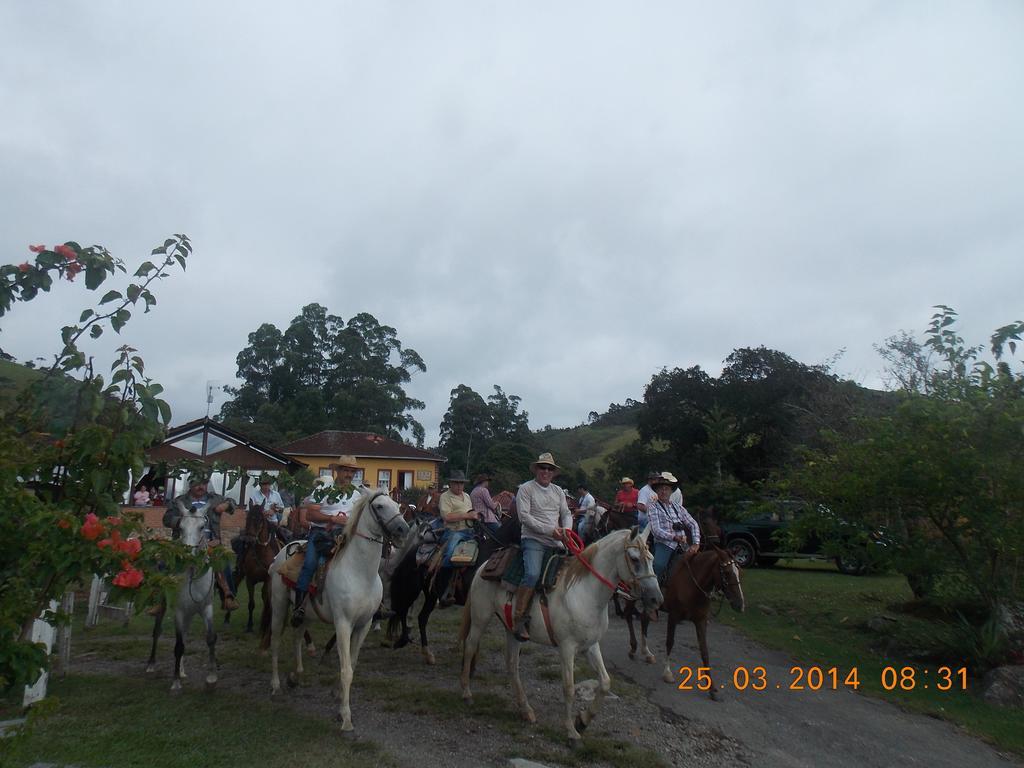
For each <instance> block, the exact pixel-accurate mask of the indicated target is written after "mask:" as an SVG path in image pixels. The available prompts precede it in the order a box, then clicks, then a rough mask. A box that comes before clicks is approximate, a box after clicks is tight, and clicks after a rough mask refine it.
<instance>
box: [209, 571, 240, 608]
mask: <svg viewBox="0 0 1024 768" xmlns="http://www.w3.org/2000/svg"><path fill="white" fill-rule="evenodd" d="M215 578H216V579H217V586H219V587H220V591H221V592H223V593H224V610H225V611H237V610H238V602H237V601H236V600H235V594H234V593H233V592H232V591H231V587H229V586H228V580H227V579H226V578H225V577H224V574H223V573H218V574H217V575H216V577H215Z"/></svg>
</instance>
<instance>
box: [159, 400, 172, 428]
mask: <svg viewBox="0 0 1024 768" xmlns="http://www.w3.org/2000/svg"><path fill="white" fill-rule="evenodd" d="M156 405H157V407H158V408H159V409H160V420H161V421H162V422H163V423H164V424H170V423H171V406H170V405H168V404H167V402H166V401H165V400H157V401H156Z"/></svg>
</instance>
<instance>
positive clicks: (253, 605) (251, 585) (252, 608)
mask: <svg viewBox="0 0 1024 768" xmlns="http://www.w3.org/2000/svg"><path fill="white" fill-rule="evenodd" d="M245 586H246V587H248V588H249V621H248V623H247V624H246V625H245V631H246V632H252V614H253V612H254V611H255V610H256V595H255V592H256V589H255V588H256V582H255V581H254V580H253V579H252V578H251V577H249V576H246V577H245Z"/></svg>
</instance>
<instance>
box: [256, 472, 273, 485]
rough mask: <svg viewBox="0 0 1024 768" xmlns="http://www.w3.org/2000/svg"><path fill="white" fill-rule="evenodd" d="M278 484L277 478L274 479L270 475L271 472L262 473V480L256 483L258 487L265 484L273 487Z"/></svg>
mask: <svg viewBox="0 0 1024 768" xmlns="http://www.w3.org/2000/svg"><path fill="white" fill-rule="evenodd" d="M276 482H277V478H276V477H274V476H273V475H272V474H270V473H269V472H261V473H260V479H259V480H257V481H256V485H263V484H264V483H270V484H271V485H273V484H274V483H276Z"/></svg>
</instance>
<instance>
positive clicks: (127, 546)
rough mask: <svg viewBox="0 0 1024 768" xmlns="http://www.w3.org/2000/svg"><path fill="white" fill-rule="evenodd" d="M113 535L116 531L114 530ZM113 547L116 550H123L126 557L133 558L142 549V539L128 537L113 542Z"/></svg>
mask: <svg viewBox="0 0 1024 768" xmlns="http://www.w3.org/2000/svg"><path fill="white" fill-rule="evenodd" d="M114 535H115V536H116V535H117V533H116V532H115V533H114ZM114 547H115V549H117V551H118V552H124V553H125V554H126V555H128V559H130V560H134V559H135V558H136V557H138V556H139V553H140V552H141V551H142V541H141V540H139V539H128V540H127V541H121V542H118V543H116V544H114Z"/></svg>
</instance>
